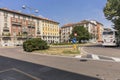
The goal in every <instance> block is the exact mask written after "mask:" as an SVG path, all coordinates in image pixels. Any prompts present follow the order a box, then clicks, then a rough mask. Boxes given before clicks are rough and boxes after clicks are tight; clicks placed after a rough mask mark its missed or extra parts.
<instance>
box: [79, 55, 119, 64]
mask: <svg viewBox="0 0 120 80" xmlns="http://www.w3.org/2000/svg"><path fill="white" fill-rule="evenodd" d="M80 59H88V60H99V61H112V62H120V58H116V57H108V56H102V55H95V54H86V55H83V56H81V57H80Z"/></svg>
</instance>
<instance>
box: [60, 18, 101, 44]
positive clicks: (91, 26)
mask: <svg viewBox="0 0 120 80" xmlns="http://www.w3.org/2000/svg"><path fill="white" fill-rule="evenodd" d="M75 26H84V27H85V28H86V29H87V30H88V32H89V33H90V34H91V35H92V39H91V40H90V41H92V42H97V40H98V39H100V40H101V36H98V34H99V35H100V34H101V31H98V30H101V28H102V27H101V26H103V25H102V24H98V22H97V23H96V24H95V21H94V22H93V21H88V20H83V21H80V22H78V23H70V24H65V25H64V26H62V27H61V42H69V39H70V37H69V35H70V34H71V33H72V29H73V28H74V27H75ZM98 27H99V28H98ZM98 37H99V38H98Z"/></svg>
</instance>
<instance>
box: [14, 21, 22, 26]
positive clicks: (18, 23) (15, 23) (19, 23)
mask: <svg viewBox="0 0 120 80" xmlns="http://www.w3.org/2000/svg"><path fill="white" fill-rule="evenodd" d="M12 25H16V26H21V25H22V23H21V22H12Z"/></svg>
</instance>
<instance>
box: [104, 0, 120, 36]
mask: <svg viewBox="0 0 120 80" xmlns="http://www.w3.org/2000/svg"><path fill="white" fill-rule="evenodd" d="M103 12H104V14H105V17H106V18H107V19H108V20H110V21H111V22H113V23H114V28H115V29H116V30H118V31H119V35H120V0H107V3H106V6H105V7H104V10H103Z"/></svg>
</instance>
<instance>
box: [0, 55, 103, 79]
mask: <svg viewBox="0 0 120 80" xmlns="http://www.w3.org/2000/svg"><path fill="white" fill-rule="evenodd" d="M0 80H101V79H98V78H94V77H90V76H86V75H82V74H76V73H73V72H68V71H65V70H60V69H56V68H52V67H48V66H44V65H38V64H34V63H30V62H25V61H20V60H16V59H12V58H7V57H3V56H0Z"/></svg>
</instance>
